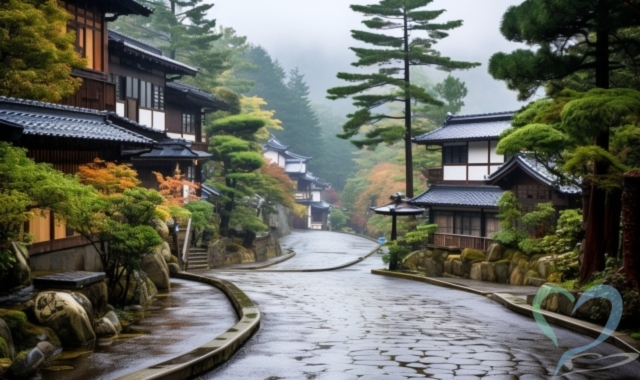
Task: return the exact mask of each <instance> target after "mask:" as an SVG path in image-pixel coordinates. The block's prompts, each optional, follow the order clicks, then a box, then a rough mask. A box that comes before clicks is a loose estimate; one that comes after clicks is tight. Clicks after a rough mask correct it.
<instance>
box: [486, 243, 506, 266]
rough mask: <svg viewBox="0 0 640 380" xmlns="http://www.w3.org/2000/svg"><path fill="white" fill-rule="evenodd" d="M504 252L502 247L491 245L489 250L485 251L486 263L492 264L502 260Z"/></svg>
mask: <svg viewBox="0 0 640 380" xmlns="http://www.w3.org/2000/svg"><path fill="white" fill-rule="evenodd" d="M504 251H505V249H504V247H503V246H502V245H500V244H497V243H494V244H491V245H490V246H489V249H487V261H490V262H494V261H500V260H502V255H503V254H504Z"/></svg>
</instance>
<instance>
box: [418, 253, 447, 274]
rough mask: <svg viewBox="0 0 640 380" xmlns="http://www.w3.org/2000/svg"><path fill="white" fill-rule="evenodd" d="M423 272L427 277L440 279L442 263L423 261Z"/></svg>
mask: <svg viewBox="0 0 640 380" xmlns="http://www.w3.org/2000/svg"><path fill="white" fill-rule="evenodd" d="M422 262H423V264H424V271H425V274H426V276H427V277H442V274H443V273H444V262H443V261H440V260H437V261H436V260H433V259H429V258H426V257H425V258H424V259H423V261H422Z"/></svg>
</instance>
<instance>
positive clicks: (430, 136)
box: [413, 112, 514, 145]
mask: <svg viewBox="0 0 640 380" xmlns="http://www.w3.org/2000/svg"><path fill="white" fill-rule="evenodd" d="M513 114H514V113H513V112H501V113H491V114H482V115H460V116H448V117H447V121H445V123H444V125H443V126H442V127H440V128H438V129H435V130H433V131H431V132H428V133H425V134H423V135H421V136H418V137H415V138H413V141H414V142H416V143H418V144H427V145H429V144H442V143H445V142H453V141H470V140H486V139H497V138H498V136H500V134H501V133H502V132H503V131H504V130H505V129H508V128H511V118H512V117H513Z"/></svg>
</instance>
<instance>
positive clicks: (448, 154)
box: [411, 112, 581, 250]
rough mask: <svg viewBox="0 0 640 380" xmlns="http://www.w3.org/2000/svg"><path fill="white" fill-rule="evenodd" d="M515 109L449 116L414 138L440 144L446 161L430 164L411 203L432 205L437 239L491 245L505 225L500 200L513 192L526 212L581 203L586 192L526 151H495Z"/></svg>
mask: <svg viewBox="0 0 640 380" xmlns="http://www.w3.org/2000/svg"><path fill="white" fill-rule="evenodd" d="M513 114H514V113H513V112H503V113H494V114H483V115H464V116H449V117H447V120H446V122H445V124H444V125H443V126H442V127H440V128H438V129H435V130H433V131H431V132H429V133H426V134H424V135H421V136H418V137H416V138H414V139H413V141H414V142H415V143H417V144H419V145H425V146H426V147H427V149H440V150H441V152H442V161H441V166H439V167H435V168H428V169H427V181H428V183H429V188H428V189H427V190H426V191H425V192H424V193H422V194H420V195H418V196H417V197H415V198H413V199H412V200H411V203H412V204H414V205H417V206H420V207H424V208H427V209H428V210H429V221H430V223H435V224H437V225H438V230H437V232H436V233H435V234H434V236H433V244H435V245H437V246H445V247H451V246H453V247H461V248H475V249H481V250H484V249H486V248H487V247H488V246H489V245H490V244H491V243H492V242H493V241H492V240H491V237H492V236H493V234H494V233H495V232H497V231H499V229H500V220H499V219H498V217H497V215H498V199H500V197H501V196H502V194H503V193H504V192H505V191H508V190H509V191H513V192H514V194H516V197H517V198H518V201H519V202H520V203H521V204H522V205H523V211H524V212H528V211H531V210H533V208H534V207H535V205H536V204H538V203H543V202H552V203H553V205H554V206H555V208H556V209H557V210H561V209H565V208H570V207H577V205H578V202H579V199H580V194H581V191H580V189H579V188H577V187H575V186H566V185H563V184H561V183H559V179H558V178H557V177H556V176H554V175H553V174H551V173H550V172H549V171H547V170H545V169H544V166H543V165H541V164H540V163H538V162H536V161H535V160H534V159H533V158H530V157H527V156H526V154H523V155H517V156H514V157H511V158H509V159H508V160H507V161H506V162H505V159H504V156H502V155H499V154H497V153H496V146H497V144H498V138H499V136H500V134H501V133H502V132H503V131H505V130H506V129H508V128H511V118H512V117H513Z"/></svg>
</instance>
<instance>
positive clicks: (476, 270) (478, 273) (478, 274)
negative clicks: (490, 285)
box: [469, 263, 482, 281]
mask: <svg viewBox="0 0 640 380" xmlns="http://www.w3.org/2000/svg"><path fill="white" fill-rule="evenodd" d="M469 278H470V279H472V280H477V281H482V264H481V263H475V264H471V270H470V271H469Z"/></svg>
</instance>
